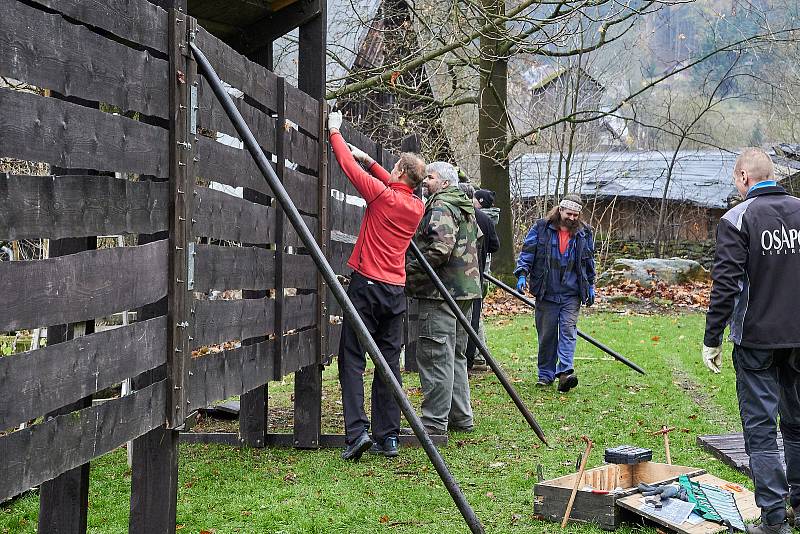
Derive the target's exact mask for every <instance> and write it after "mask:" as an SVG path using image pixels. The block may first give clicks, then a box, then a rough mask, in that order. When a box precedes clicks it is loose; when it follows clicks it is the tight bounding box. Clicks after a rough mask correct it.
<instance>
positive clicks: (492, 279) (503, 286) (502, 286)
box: [483, 273, 646, 374]
mask: <svg viewBox="0 0 800 534" xmlns="http://www.w3.org/2000/svg"><path fill="white" fill-rule="evenodd" d="M483 277H484V278H486V279H487V280H489V281H490V282H491V283H493V284H494V285H496V286H497V287H499V288H500V289H503V290H505V291H507V292H509V293H511V294H512V295H513V296H515V297H517V298H518V299H519V300H521V301H522V302H524V303H525V304H527V305H528V306H530V307H531V308H533V309H536V303H535V302H534V301H532V300H531V299H529V298H528V297H526V296H525V295H523V294H522V293H520V292H519V291H517V290H515V289H514V288H512V287H511V286H509V285H508V284H505V283H504V282H502V281H501V280H498V279H497V278H495V277H494V276H492V275H490V274H488V273H483ZM578 336H579V337H581V338H583V339H585V340H586V341H588V342H589V343H591V344H592V345H594V346H595V347H597V348H598V349H600V350H602V351H603V352H605V353H606V354H608V355H609V356H613V357H614V359H615V360H618V361H620V362H622V363H624V364H625V365H627V366H628V367H630V368H631V369H633V370H634V371H636V372H637V373H641V374H646V373H645V372H644V369H642V368H641V367H639V366H638V365H636V364H635V363H633V362H632V361H630V360H629V359H627V358H626V357H625V356H623V355H622V354H620V353H618V352H617V351H615V350H614V349H610V348H608V347H607V346H605V345H603V344H602V343H600V342H599V341H597V340H596V339H594V338H593V337H591V336H587V335H586V334H584V333H583V332H581V331H580V330H578Z"/></svg>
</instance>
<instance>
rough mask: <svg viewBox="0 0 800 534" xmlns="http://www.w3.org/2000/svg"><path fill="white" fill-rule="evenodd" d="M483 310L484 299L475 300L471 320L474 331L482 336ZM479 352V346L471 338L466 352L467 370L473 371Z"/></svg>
mask: <svg viewBox="0 0 800 534" xmlns="http://www.w3.org/2000/svg"><path fill="white" fill-rule="evenodd" d="M482 308H483V299H475V300H473V301H472V316H471V319H470V324H471V325H472V329H473V330H475V332H477V333H478V334H479V335H480V327H481V309H482ZM477 351H478V346H477V345H476V344H475V342H474V341H472V338H469V341H467V350H466V351H465V352H464V356H466V357H467V369H472V366H473V365H474V364H475V353H476V352H477Z"/></svg>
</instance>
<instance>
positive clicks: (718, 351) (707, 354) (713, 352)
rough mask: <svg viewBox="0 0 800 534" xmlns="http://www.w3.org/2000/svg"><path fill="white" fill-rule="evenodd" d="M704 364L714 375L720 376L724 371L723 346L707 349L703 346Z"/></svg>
mask: <svg viewBox="0 0 800 534" xmlns="http://www.w3.org/2000/svg"><path fill="white" fill-rule="evenodd" d="M703 363H704V364H706V367H708V368H709V370H711V372H712V373H715V374H718V373H719V371H720V369H722V345H720V346H719V347H706V346H705V345H703Z"/></svg>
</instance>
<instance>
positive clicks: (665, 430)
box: [653, 425, 675, 465]
mask: <svg viewBox="0 0 800 534" xmlns="http://www.w3.org/2000/svg"><path fill="white" fill-rule="evenodd" d="M673 430H675V427H674V426H671V427H669V428H667V426H666V425H664V426H662V427H661V430H656V431H655V432H653V435H654V436H657V435H659V434H661V435H662V436H664V451H665V452H666V454H667V463H668V464H670V465H672V455H671V454H670V453H669V433H670V432H672V431H673Z"/></svg>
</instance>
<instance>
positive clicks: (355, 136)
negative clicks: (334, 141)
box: [342, 122, 379, 160]
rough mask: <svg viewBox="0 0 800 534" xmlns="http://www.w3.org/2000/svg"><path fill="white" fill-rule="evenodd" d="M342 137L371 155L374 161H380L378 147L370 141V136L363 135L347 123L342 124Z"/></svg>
mask: <svg viewBox="0 0 800 534" xmlns="http://www.w3.org/2000/svg"><path fill="white" fill-rule="evenodd" d="M342 137H344V138H345V140H346V141H347V142H348V143H351V144H353V145H355V146H357V147H358V148H360V149H361V150H363V151H364V152H366V153H367V154H369V155H370V156H371V157H372V159H375V160H377V159H379V158H378V145H376V144H375V142H374V141H373V140H372V139H370V138H369V137H368V136H366V135H364V134H363V133H361V132H359V131H358V130H356V129H355V128H354V127H353V125H352V124H350V123H349V122H345V123H343V124H342Z"/></svg>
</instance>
